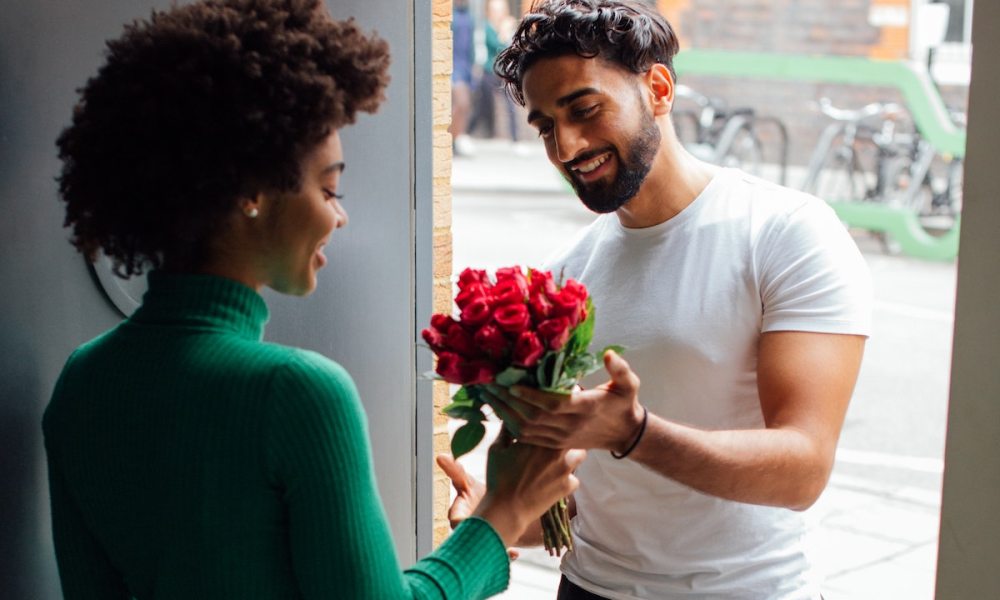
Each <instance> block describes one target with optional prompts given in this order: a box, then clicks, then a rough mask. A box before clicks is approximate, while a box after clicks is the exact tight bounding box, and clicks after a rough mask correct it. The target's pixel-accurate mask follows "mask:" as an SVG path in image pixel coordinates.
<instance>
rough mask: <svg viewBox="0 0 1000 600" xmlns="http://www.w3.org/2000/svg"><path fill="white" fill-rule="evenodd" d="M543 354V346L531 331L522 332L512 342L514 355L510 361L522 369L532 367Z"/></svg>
mask: <svg viewBox="0 0 1000 600" xmlns="http://www.w3.org/2000/svg"><path fill="white" fill-rule="evenodd" d="M542 354H545V346H543V345H542V342H541V340H539V339H538V336H537V335H535V332H533V331H522V332H521V335H519V336H518V337H517V341H516V342H514V354H513V357H512V360H513V362H514V364H515V365H519V366H522V367H533V366H535V364H536V363H538V359H539V358H541V357H542Z"/></svg>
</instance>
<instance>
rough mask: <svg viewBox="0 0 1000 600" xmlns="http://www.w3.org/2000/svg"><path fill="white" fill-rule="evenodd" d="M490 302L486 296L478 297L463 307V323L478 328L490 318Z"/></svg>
mask: <svg viewBox="0 0 1000 600" xmlns="http://www.w3.org/2000/svg"><path fill="white" fill-rule="evenodd" d="M490 316H491V314H490V303H489V302H487V300H486V298H476V299H474V300H472V301H471V302H469V303H468V304H466V305H465V307H464V308H462V324H463V325H466V326H467V327H469V328H476V327H479V326H481V325H484V324H486V322H487V321H489V320H490Z"/></svg>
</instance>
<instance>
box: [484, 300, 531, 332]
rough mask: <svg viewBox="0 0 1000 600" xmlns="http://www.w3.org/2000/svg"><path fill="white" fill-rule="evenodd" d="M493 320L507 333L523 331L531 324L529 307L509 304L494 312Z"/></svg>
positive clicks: (522, 304)
mask: <svg viewBox="0 0 1000 600" xmlns="http://www.w3.org/2000/svg"><path fill="white" fill-rule="evenodd" d="M493 320H494V321H496V322H497V325H499V326H500V329H503V330H504V331H506V332H507V333H521V332H522V331H524V330H525V329H527V328H528V325H530V324H531V315H529V314H528V307H527V306H525V305H524V303H523V302H522V303H521V304H507V305H504V306H501V307H500V308H498V309H496V311H494V312H493Z"/></svg>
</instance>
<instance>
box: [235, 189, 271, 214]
mask: <svg viewBox="0 0 1000 600" xmlns="http://www.w3.org/2000/svg"><path fill="white" fill-rule="evenodd" d="M265 203H266V199H265V198H264V193H263V192H258V193H257V194H255V195H254V196H250V197H246V198H243V199H241V200H240V204H239V206H240V211H241V212H242V213H243V214H244V216H246V217H247V218H248V219H256V218H257V217H258V216H260V213H261V210H262V209H263V206H264V204H265Z"/></svg>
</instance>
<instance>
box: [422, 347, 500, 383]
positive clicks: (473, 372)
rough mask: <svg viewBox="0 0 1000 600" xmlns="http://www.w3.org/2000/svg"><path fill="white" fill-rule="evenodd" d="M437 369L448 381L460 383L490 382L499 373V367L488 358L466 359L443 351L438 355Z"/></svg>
mask: <svg viewBox="0 0 1000 600" xmlns="http://www.w3.org/2000/svg"><path fill="white" fill-rule="evenodd" d="M436 370H437V374H438V375H440V376H441V378H442V379H444V380H445V381H447V382H448V383H457V384H459V385H474V384H477V383H489V382H491V381H493V377H494V376H495V375H496V373H497V368H496V367H495V366H494V365H493V364H492V363H491V362H489V361H487V360H483V359H478V360H466V359H464V358H462V357H461V356H458V355H457V354H453V353H451V352H442V353H441V354H440V355H439V356H438V364H437V369H436Z"/></svg>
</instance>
